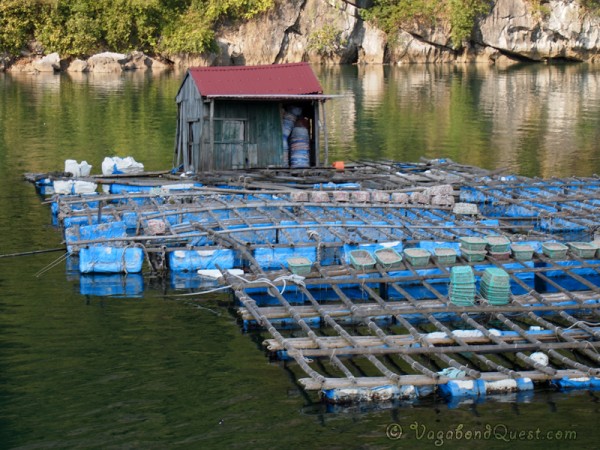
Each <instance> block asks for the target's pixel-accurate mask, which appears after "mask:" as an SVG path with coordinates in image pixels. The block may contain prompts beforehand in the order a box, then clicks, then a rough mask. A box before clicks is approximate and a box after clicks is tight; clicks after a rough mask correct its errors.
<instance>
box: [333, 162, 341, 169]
mask: <svg viewBox="0 0 600 450" xmlns="http://www.w3.org/2000/svg"><path fill="white" fill-rule="evenodd" d="M333 167H334V168H335V170H344V161H336V162H334V163H333Z"/></svg>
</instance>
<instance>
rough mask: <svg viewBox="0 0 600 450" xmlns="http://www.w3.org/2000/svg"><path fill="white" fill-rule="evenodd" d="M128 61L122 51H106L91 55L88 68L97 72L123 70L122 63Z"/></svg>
mask: <svg viewBox="0 0 600 450" xmlns="http://www.w3.org/2000/svg"><path fill="white" fill-rule="evenodd" d="M126 62H127V56H126V55H124V54H122V53H111V52H104V53H98V54H96V55H93V56H91V57H90V58H89V59H88V61H87V63H88V70H89V71H90V72H96V73H110V72H122V71H123V66H122V64H124V63H126Z"/></svg>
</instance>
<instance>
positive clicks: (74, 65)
mask: <svg viewBox="0 0 600 450" xmlns="http://www.w3.org/2000/svg"><path fill="white" fill-rule="evenodd" d="M67 71H69V72H87V71H88V63H87V61H84V60H82V59H79V58H77V59H75V60H73V61H71V64H69V66H68V67H67Z"/></svg>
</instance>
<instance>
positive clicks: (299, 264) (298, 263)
mask: <svg viewBox="0 0 600 450" xmlns="http://www.w3.org/2000/svg"><path fill="white" fill-rule="evenodd" d="M287 264H288V268H289V269H290V272H292V273H294V274H296V275H302V276H305V275H308V274H309V273H310V272H311V270H312V264H313V263H312V261H311V260H310V259H308V258H305V257H303V256H295V257H293V258H288V259H287Z"/></svg>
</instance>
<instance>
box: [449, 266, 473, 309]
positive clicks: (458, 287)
mask: <svg viewBox="0 0 600 450" xmlns="http://www.w3.org/2000/svg"><path fill="white" fill-rule="evenodd" d="M448 294H449V296H450V301H451V302H452V304H454V305H456V306H473V303H475V275H474V274H473V269H472V268H471V266H455V267H453V268H452V269H451V271H450V289H449V293H448Z"/></svg>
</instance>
